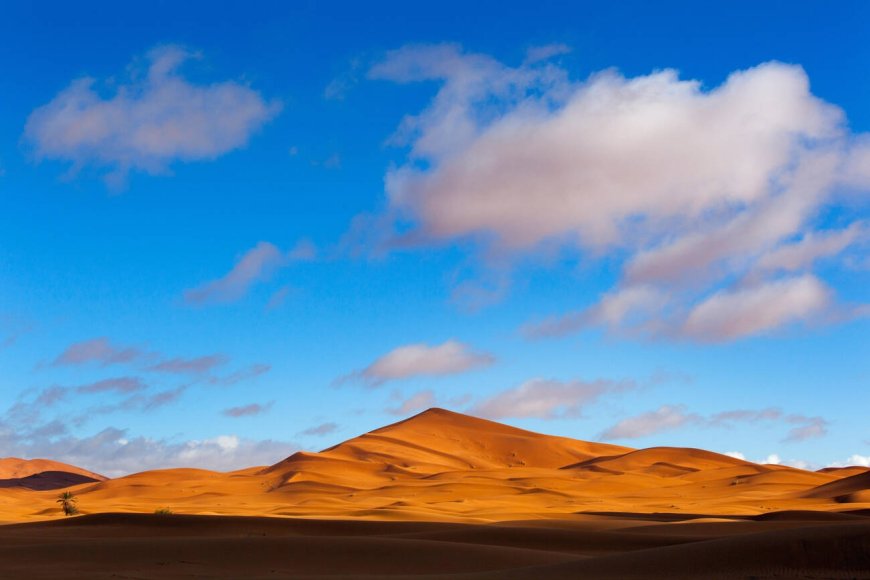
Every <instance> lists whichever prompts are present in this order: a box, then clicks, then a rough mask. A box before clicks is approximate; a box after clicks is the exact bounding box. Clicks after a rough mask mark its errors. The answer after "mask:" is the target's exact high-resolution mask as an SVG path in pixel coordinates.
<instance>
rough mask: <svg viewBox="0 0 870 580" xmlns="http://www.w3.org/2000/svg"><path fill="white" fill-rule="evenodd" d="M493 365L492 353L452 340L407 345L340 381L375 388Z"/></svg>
mask: <svg viewBox="0 0 870 580" xmlns="http://www.w3.org/2000/svg"><path fill="white" fill-rule="evenodd" d="M494 362H495V357H493V356H492V355H491V354H488V353H485V352H476V351H474V350H472V348H471V347H470V346H468V345H467V344H463V343H461V342H458V341H455V340H448V341H447V342H444V343H442V344H437V345H428V344H424V343H416V344H407V345H404V346H400V347H398V348H395V349H393V350H391V351H390V352H388V353H387V354H385V355H383V356H381V357H379V358H378V359H377V360H375V361H374V362H373V363H372V364H370V365H369V366H367V367H366V368H364V369H362V370H360V371H356V372H354V373H352V374H350V375H348V376H345V377H342V378H340V379H339V382H344V381H347V380H353V379H358V380H362V381H363V382H365V383H367V384H368V385H369V386H373V387H374V386H379V385H381V384H383V383H385V382H387V381H395V380H400V379H408V378H412V377H420V376H442V375H454V374H459V373H464V372H468V371H471V370H474V369H478V368H482V367H487V366H489V365H491V364H493V363H494Z"/></svg>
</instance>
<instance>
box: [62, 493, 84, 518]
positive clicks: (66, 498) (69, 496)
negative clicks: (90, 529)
mask: <svg viewBox="0 0 870 580" xmlns="http://www.w3.org/2000/svg"><path fill="white" fill-rule="evenodd" d="M57 503H59V504H60V509H62V510H63V515H65V516H74V515H78V513H79V508H78V507H76V496H74V495H73V493H72V492H71V491H65V492H63V493H62V494H60V495H59V496H57Z"/></svg>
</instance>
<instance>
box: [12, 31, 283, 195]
mask: <svg viewBox="0 0 870 580" xmlns="http://www.w3.org/2000/svg"><path fill="white" fill-rule="evenodd" d="M194 58H200V55H198V54H196V53H193V52H191V51H189V50H187V49H185V48H182V47H180V46H175V45H166V46H159V47H157V48H154V49H152V50H151V51H150V52H149V53H148V54H147V56H146V57H145V59H144V64H145V66H144V69H143V67H142V66H139V63H136V64H135V65H134V66H133V68H132V70H133V72H132V73H131V75H130V78H129V79H127V80H126V81H125V82H120V83H116V82H111V81H107V82H104V83H100V82H98V81H97V80H96V79H94V78H91V77H82V78H79V79H76V80H74V81H73V82H72V83H70V85H69V86H68V87H67V88H65V89H64V90H62V91H61V92H60V93H58V94H57V96H55V97H54V99H52V100H51V101H50V102H49V103H47V104H45V105H43V106H42V107H39V108H38V109H36V110H35V111H33V113H32V114H31V115H30V117H29V118H28V120H27V126H26V128H25V138H26V139H27V141H29V142H30V143H32V144H33V146H34V149H35V153H36V156H37V158H39V159H58V160H61V161H68V162H70V163H71V164H72V170H73V171H74V172H75V171H78V170H79V169H81V168H82V167H85V166H94V167H96V168H99V169H104V170H107V171H108V173H107V174H106V181H107V182H108V183H110V184H111V185H113V186H119V185H121V184H123V183H124V181H125V180H126V177H127V174H128V173H129V172H130V171H132V170H136V171H142V172H145V173H150V174H157V173H164V172H166V171H167V170H168V169H169V167H170V166H171V165H172V163H174V162H176V161H201V160H210V159H214V158H216V157H219V156H221V155H223V154H225V153H227V152H229V151H232V150H233V149H238V148H240V147H243V146H244V145H245V144H247V142H248V140H249V139H250V137H251V135H253V134H254V133H255V132H256V131H257V130H259V129H260V128H261V127H262V126H263V125H264V124H265V123H266V122H268V121H269V120H271V119H272V118H273V117H274V116H275V115H277V114H278V112H279V111H280V109H281V105H280V103H279V102H278V101H274V100H272V101H269V100H266V99H264V98H263V97H262V95H260V93H258V92H257V91H255V90H253V89H251V88H250V87H248V86H246V85H245V84H242V83H239V82H235V81H223V82H217V83H211V84H198V83H195V82H191V81H189V80H188V79H187V78H185V77H184V76H183V75H182V74H181V73H180V68H181V67H182V65H183V64H185V63H186V62H187V61H189V60H191V59H194ZM108 91H112V93H113V94H111V95H110V96H108V97H104V96H103V94H105V93H106V92H108Z"/></svg>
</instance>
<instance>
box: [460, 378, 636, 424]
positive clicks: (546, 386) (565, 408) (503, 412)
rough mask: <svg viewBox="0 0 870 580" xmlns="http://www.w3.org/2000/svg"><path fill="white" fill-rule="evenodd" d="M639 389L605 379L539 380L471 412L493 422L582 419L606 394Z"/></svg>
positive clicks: (488, 400)
mask: <svg viewBox="0 0 870 580" xmlns="http://www.w3.org/2000/svg"><path fill="white" fill-rule="evenodd" d="M635 387H636V385H635V383H633V382H631V381H622V382H615V381H609V380H603V379H602V380H597V381H590V382H587V381H556V380H550V379H540V378H536V379H531V380H528V381H526V382H524V383H522V384H521V385H519V386H517V387H514V388H512V389H508V390H506V391H503V392H501V393H498V394H496V395H494V396H492V397H490V398H488V399H484V400H483V401H480V402H478V403H476V404H475V405H474V406H472V407H471V409H470V411H469V413H471V414H472V415H477V416H480V417H487V418H489V419H506V418H527V417H535V418H538V419H557V418H565V417H578V416H579V415H580V413H581V411H582V410H583V408H584V407H585V406H587V405H590V404H592V403H594V402H595V401H597V400H598V399H599V398H600V397H601V396H602V395H605V394H608V393H619V392H624V391H628V390H631V389H633V388H635Z"/></svg>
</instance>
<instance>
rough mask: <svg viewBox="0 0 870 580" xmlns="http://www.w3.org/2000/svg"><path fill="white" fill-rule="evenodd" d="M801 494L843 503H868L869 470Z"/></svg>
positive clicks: (869, 487) (869, 498) (869, 496)
mask: <svg viewBox="0 0 870 580" xmlns="http://www.w3.org/2000/svg"><path fill="white" fill-rule="evenodd" d="M803 495H804V497H811V498H828V499H833V500H835V501H839V502H843V503H847V502H848V503H853V502H854V503H870V471H865V472H864V473H859V474H857V475H850V476H848V477H844V478H843V479H840V480H837V481H832V482H830V483H825V484H823V485H820V486H818V487H816V488H813V489H811V490H810V491H808V492H806V493H804V494H803Z"/></svg>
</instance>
